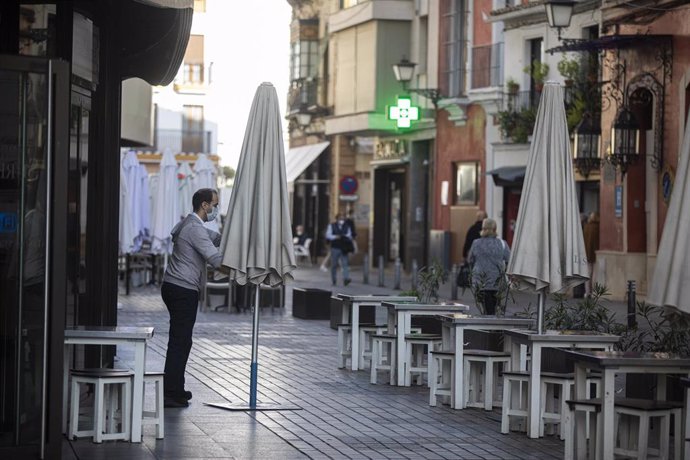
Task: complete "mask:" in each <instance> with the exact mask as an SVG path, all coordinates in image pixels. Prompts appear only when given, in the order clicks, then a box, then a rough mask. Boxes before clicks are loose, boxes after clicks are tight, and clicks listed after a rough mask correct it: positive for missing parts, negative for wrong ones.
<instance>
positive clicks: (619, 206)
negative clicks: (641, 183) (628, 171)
mask: <svg viewBox="0 0 690 460" xmlns="http://www.w3.org/2000/svg"><path fill="white" fill-rule="evenodd" d="M615 193H616V195H615V197H616V199H615V211H616V217H623V186H622V185H616V188H615Z"/></svg>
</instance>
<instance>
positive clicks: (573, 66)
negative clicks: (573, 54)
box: [557, 54, 580, 87]
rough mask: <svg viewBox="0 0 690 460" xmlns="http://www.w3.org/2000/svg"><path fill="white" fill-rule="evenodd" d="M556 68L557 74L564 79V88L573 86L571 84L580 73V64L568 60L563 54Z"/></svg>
mask: <svg viewBox="0 0 690 460" xmlns="http://www.w3.org/2000/svg"><path fill="white" fill-rule="evenodd" d="M557 67H558V73H560V74H561V76H562V77H563V79H564V83H565V86H568V87H570V86H573V82H574V81H575V80H576V79H577V77H578V76H579V73H580V62H579V61H578V60H577V59H569V58H568V56H567V55H566V54H563V59H561V60H560V61H559V62H558V66H557Z"/></svg>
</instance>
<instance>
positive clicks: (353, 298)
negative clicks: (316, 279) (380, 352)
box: [336, 294, 417, 371]
mask: <svg viewBox="0 0 690 460" xmlns="http://www.w3.org/2000/svg"><path fill="white" fill-rule="evenodd" d="M336 297H337V298H339V299H340V300H342V301H343V310H342V323H343V324H351V326H352V359H351V361H352V370H353V371H356V370H358V369H359V345H360V343H359V308H360V307H378V306H381V302H417V297H410V296H394V295H348V294H338V295H337V296H336ZM350 318H352V319H351V321H352V322H351V323H350Z"/></svg>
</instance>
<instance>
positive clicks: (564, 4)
mask: <svg viewBox="0 0 690 460" xmlns="http://www.w3.org/2000/svg"><path fill="white" fill-rule="evenodd" d="M574 7H575V2H574V1H573V0H546V1H545V2H544V8H545V9H546V19H547V20H548V21H549V27H552V28H553V27H555V28H556V29H558V40H560V39H561V29H563V28H564V27H570V19H571V18H572V17H573V8H574Z"/></svg>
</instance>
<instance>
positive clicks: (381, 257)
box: [379, 256, 385, 287]
mask: <svg viewBox="0 0 690 460" xmlns="http://www.w3.org/2000/svg"><path fill="white" fill-rule="evenodd" d="M384 269H385V267H384V266H383V256H379V287H384V286H385V283H384V273H383V270H384Z"/></svg>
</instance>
